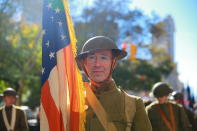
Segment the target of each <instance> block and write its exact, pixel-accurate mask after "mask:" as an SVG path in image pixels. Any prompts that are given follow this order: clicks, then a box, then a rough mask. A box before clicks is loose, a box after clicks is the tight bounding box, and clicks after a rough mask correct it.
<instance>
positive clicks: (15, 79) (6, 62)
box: [0, 0, 41, 106]
mask: <svg viewBox="0 0 197 131" xmlns="http://www.w3.org/2000/svg"><path fill="white" fill-rule="evenodd" d="M1 5H3V6H1V7H0V10H1V12H0V17H1V18H0V22H1V24H0V39H1V40H0V59H1V63H0V87H1V90H3V89H4V88H7V87H12V88H15V89H16V90H17V92H18V95H19V99H18V102H19V104H21V100H23V102H24V101H25V99H24V98H28V96H27V95H28V94H29V95H30V98H32V97H31V95H32V93H33V92H35V94H37V96H35V97H37V100H34V102H35V103H34V104H35V105H33V106H36V105H38V104H39V90H40V88H39V87H40V72H41V71H40V70H41V69H40V65H41V46H40V44H41V27H40V26H38V25H35V24H24V22H22V21H21V22H18V21H16V20H15V18H14V17H15V15H16V14H14V12H15V11H16V10H17V9H18V8H16V7H17V6H16V5H17V4H16V3H14V2H13V1H9V0H8V1H2V3H1ZM22 96H23V97H22ZM26 100H27V99H26Z"/></svg>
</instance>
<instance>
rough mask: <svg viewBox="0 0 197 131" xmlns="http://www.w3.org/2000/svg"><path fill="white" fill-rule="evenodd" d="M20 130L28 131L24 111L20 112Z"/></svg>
mask: <svg viewBox="0 0 197 131" xmlns="http://www.w3.org/2000/svg"><path fill="white" fill-rule="evenodd" d="M20 128H21V131H29V128H28V124H27V117H26V114H25V112H24V111H22V110H21V111H20Z"/></svg>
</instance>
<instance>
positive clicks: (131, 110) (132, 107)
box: [124, 92, 136, 131]
mask: <svg viewBox="0 0 197 131" xmlns="http://www.w3.org/2000/svg"><path fill="white" fill-rule="evenodd" d="M124 94H125V115H126V122H127V126H126V131H131V126H132V121H133V118H134V115H135V112H136V104H135V98H133V97H131V96H129V95H128V94H127V93H126V92H124Z"/></svg>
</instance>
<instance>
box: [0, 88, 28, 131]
mask: <svg viewBox="0 0 197 131" xmlns="http://www.w3.org/2000/svg"><path fill="white" fill-rule="evenodd" d="M16 96H17V95H16V91H15V90H14V89H13V88H7V89H6V90H5V91H4V92H3V101H4V106H3V107H1V108H0V131H28V124H27V119H26V116H25V113H24V111H22V110H21V109H20V108H19V107H17V106H15V103H16Z"/></svg>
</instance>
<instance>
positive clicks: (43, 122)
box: [40, 103, 49, 131]
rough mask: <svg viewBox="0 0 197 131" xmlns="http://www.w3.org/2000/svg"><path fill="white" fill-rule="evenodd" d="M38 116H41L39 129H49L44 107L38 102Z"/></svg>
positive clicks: (46, 130)
mask: <svg viewBox="0 0 197 131" xmlns="http://www.w3.org/2000/svg"><path fill="white" fill-rule="evenodd" d="M40 118H42V120H41V121H40V130H41V131H49V123H48V120H47V117H46V114H45V111H44V108H43V106H42V103H41V104H40Z"/></svg>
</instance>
